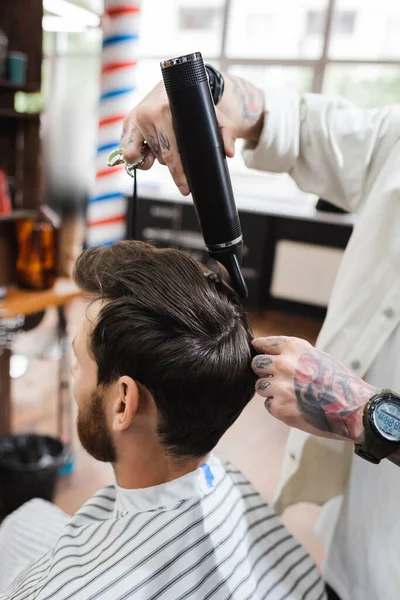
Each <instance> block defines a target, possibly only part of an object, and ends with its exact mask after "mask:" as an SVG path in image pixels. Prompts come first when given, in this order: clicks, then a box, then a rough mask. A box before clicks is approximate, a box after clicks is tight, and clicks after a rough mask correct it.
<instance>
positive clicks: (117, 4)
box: [86, 0, 140, 246]
mask: <svg viewBox="0 0 400 600" xmlns="http://www.w3.org/2000/svg"><path fill="white" fill-rule="evenodd" d="M104 14H105V17H106V19H107V21H106V23H107V25H106V28H105V32H104V37H103V47H102V61H101V87H100V99H99V124H98V136H97V140H98V143H97V153H96V158H95V171H96V174H95V181H94V184H93V189H92V194H91V197H90V199H89V205H88V210H87V236H86V243H87V245H88V246H94V245H110V244H112V243H113V242H116V241H118V240H121V239H123V238H124V237H125V231H126V225H125V215H126V200H125V197H124V190H126V189H127V181H126V179H127V175H126V173H125V170H124V167H123V166H121V167H114V168H113V169H110V168H109V167H107V156H108V154H109V153H110V152H111V151H112V150H115V149H116V148H118V147H119V139H120V135H121V130H122V122H123V120H124V117H125V116H126V114H127V113H128V112H129V111H130V110H131V109H132V107H133V105H134V103H133V102H134V92H135V75H136V74H135V69H136V56H137V40H138V32H139V17H140V0H105V2H104Z"/></svg>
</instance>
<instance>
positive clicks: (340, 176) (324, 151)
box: [243, 90, 400, 211]
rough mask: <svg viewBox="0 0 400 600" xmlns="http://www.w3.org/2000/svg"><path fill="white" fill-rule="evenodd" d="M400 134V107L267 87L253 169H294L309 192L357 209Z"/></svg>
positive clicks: (251, 149)
mask: <svg viewBox="0 0 400 600" xmlns="http://www.w3.org/2000/svg"><path fill="white" fill-rule="evenodd" d="M399 137H400V106H392V107H387V108H383V109H372V110H371V109H365V108H359V107H357V106H354V105H353V104H352V103H351V102H349V101H347V100H345V99H344V98H341V97H339V96H324V95H320V94H303V95H299V94H296V93H293V92H281V91H280V92H277V91H276V90H266V91H265V118H264V127H263V130H262V133H261V136H260V140H259V142H258V144H251V143H247V144H246V145H245V146H244V149H243V157H244V160H245V163H246V165H247V166H248V167H250V168H253V169H259V170H263V171H269V172H275V173H283V172H286V173H289V174H290V175H291V176H292V178H293V179H294V181H295V182H296V183H297V185H298V186H299V187H300V188H301V189H302V190H304V191H306V192H310V193H313V194H317V195H318V196H319V197H320V198H324V199H325V200H329V201H330V202H332V203H334V204H336V205H337V206H340V207H342V208H344V209H345V210H350V211H357V210H358V209H359V208H360V205H361V203H362V200H363V198H364V197H365V192H366V187H367V188H370V187H371V186H372V185H373V183H374V179H375V177H376V176H377V175H378V174H379V170H380V169H381V167H382V165H383V164H384V162H385V160H386V159H387V157H388V156H389V154H390V152H391V150H392V148H393V146H394V145H395V143H396V142H397V140H398V139H399Z"/></svg>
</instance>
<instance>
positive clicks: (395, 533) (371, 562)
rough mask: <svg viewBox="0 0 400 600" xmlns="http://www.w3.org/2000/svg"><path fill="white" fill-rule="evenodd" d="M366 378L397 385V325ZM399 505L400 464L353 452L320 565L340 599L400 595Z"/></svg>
mask: <svg viewBox="0 0 400 600" xmlns="http://www.w3.org/2000/svg"><path fill="white" fill-rule="evenodd" d="M366 379H367V380H368V381H369V382H370V383H371V384H373V385H375V386H376V387H378V388H384V387H388V388H391V389H394V390H400V327H398V328H397V329H396V330H395V331H394V332H393V334H392V335H391V336H390V337H389V339H388V340H387V342H386V343H385V345H384V347H383V348H382V350H381V351H380V352H379V355H378V356H377V358H376V360H375V361H374V362H373V364H372V366H371V368H370V369H369V370H368V373H367V375H366ZM399 506H400V468H399V467H397V466H396V465H393V464H392V463H391V462H390V461H388V460H384V461H382V462H381V464H379V465H373V464H371V463H369V462H367V461H365V460H363V459H361V458H358V457H354V461H353V464H352V468H351V473H350V478H349V483H348V487H347V490H346V492H345V495H344V498H343V504H342V507H341V511H340V514H339V518H338V522H337V524H336V528H335V531H334V534H333V539H332V542H331V545H330V549H329V553H328V557H327V561H326V565H325V569H324V570H325V577H326V579H327V580H328V581H329V583H330V585H331V586H332V587H333V588H334V589H335V590H336V592H337V593H338V594H339V596H340V597H341V600H397V599H398V598H399V597H400V593H399V590H400V570H399V557H400V517H399ZM327 516H329V513H328V515H327Z"/></svg>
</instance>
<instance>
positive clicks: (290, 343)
mask: <svg viewBox="0 0 400 600" xmlns="http://www.w3.org/2000/svg"><path fill="white" fill-rule="evenodd" d="M253 345H254V347H255V349H256V350H257V351H258V352H260V354H259V355H258V356H256V357H255V358H254V359H253V365H252V366H253V370H254V372H255V373H256V374H257V375H258V377H259V380H258V381H257V383H256V391H257V393H258V394H260V395H261V396H263V397H264V398H266V400H265V406H266V408H267V409H268V411H269V412H270V413H271V415H273V416H274V417H276V418H277V419H279V420H280V421H283V422H284V423H286V424H287V425H290V426H291V427H296V428H297V429H302V430H303V431H306V432H308V433H313V434H315V435H319V436H322V437H328V438H334V439H341V440H346V441H353V442H355V443H361V442H362V440H363V437H364V427H363V424H362V417H363V410H364V406H365V404H366V403H367V402H368V400H369V399H370V398H371V396H373V395H374V394H376V393H377V389H376V388H374V387H373V386H371V385H369V384H367V383H365V381H363V380H362V379H360V378H359V377H357V375H354V373H352V372H351V371H350V370H349V369H347V368H346V367H345V366H344V365H343V364H342V363H340V362H338V361H336V360H335V359H334V358H332V357H331V356H329V355H328V354H325V352H322V351H321V350H316V349H315V348H314V347H313V346H311V344H309V343H308V342H306V341H305V340H301V339H298V338H292V337H267V338H259V339H257V340H254V342H253ZM261 353H263V354H261Z"/></svg>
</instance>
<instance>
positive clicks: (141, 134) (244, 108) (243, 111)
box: [120, 76, 264, 196]
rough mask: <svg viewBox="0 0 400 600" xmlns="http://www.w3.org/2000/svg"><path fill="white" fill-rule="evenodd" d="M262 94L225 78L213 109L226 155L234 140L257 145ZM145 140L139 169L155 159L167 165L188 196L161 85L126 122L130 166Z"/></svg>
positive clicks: (123, 140)
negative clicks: (221, 94) (220, 96)
mask: <svg viewBox="0 0 400 600" xmlns="http://www.w3.org/2000/svg"><path fill="white" fill-rule="evenodd" d="M263 103H264V99H263V94H262V92H261V90H258V89H257V88H255V87H254V86H253V85H252V84H250V83H248V82H245V81H244V80H242V79H240V78H239V77H228V76H226V77H225V91H224V94H223V97H222V99H221V101H220V103H219V104H218V106H217V107H216V114H217V119H218V123H219V126H220V129H221V135H222V140H223V143H224V148H225V153H226V155H227V156H228V157H229V158H231V157H232V156H234V154H235V140H236V138H237V137H238V134H239V136H240V137H243V138H244V139H247V140H253V141H257V140H258V137H259V135H260V132H261V128H262V120H263ZM144 140H146V142H147V147H146V149H145V154H146V159H145V162H144V164H143V165H142V167H141V169H144V170H147V169H150V167H152V166H153V164H154V161H155V160H156V159H157V160H158V161H159V162H160V163H161V164H163V165H167V167H168V168H169V170H170V172H171V175H172V177H173V180H174V181H175V183H176V185H177V186H178V188H179V190H180V192H181V194H183V195H184V196H187V195H188V194H189V186H188V182H187V180H186V177H185V173H184V170H183V166H182V161H181V157H180V155H179V151H178V145H177V143H176V138H175V133H174V129H173V125H172V115H171V110H170V107H169V103H168V96H167V93H166V91H165V87H164V83H163V82H162V81H161V82H160V83H159V84H158V85H157V86H156V87H155V88H154V89H153V90H152V91H151V92H150V93H149V94H148V95H147V96H146V97H145V98H144V99H143V100H142V101H141V102H140V103H139V104H138V106H137V107H136V108H134V109H133V110H132V111H131V112H130V113H129V114H128V115H127V117H126V118H125V120H124V125H123V131H122V136H121V143H120V145H121V148H123V150H124V158H125V160H126V161H127V162H129V163H134V162H135V161H137V160H139V159H140V157H141V155H142V153H143V142H144Z"/></svg>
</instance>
